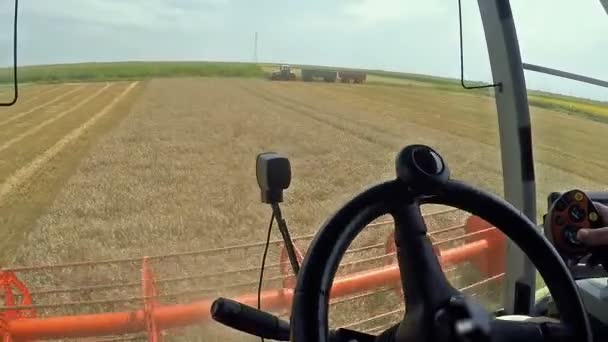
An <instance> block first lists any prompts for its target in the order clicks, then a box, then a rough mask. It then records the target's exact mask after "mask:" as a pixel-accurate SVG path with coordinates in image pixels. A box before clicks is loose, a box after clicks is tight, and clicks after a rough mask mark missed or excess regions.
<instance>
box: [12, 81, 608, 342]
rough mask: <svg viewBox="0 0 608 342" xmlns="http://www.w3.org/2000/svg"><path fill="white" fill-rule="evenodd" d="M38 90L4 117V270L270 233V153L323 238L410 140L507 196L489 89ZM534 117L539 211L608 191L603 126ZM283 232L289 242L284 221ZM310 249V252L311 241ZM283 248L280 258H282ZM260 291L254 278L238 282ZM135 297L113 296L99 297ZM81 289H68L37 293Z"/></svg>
mask: <svg viewBox="0 0 608 342" xmlns="http://www.w3.org/2000/svg"><path fill="white" fill-rule="evenodd" d="M29 91H30V92H31V93H30V94H29V95H28V96H26V97H25V98H24V101H23V102H22V103H21V104H20V105H19V107H15V108H14V109H9V110H8V111H6V112H0V155H1V156H2V164H0V176H2V177H3V179H4V184H3V186H2V189H1V190H0V212H1V213H2V214H3V217H4V221H3V222H1V223H0V237H1V238H2V240H3V241H4V242H3V254H2V259H0V260H2V261H3V264H2V265H7V266H15V265H41V264H56V263H64V262H72V261H80V260H104V259H116V258H126V257H140V256H142V255H159V254H167V253H174V252H179V251H192V250H202V249H210V248H216V247H221V246H229V245H236V244H242V243H243V242H260V241H263V240H264V238H265V234H266V226H267V224H268V222H267V221H268V218H269V215H270V211H269V208H268V207H266V206H264V205H263V204H262V203H260V200H259V198H260V194H259V189H258V188H257V184H256V181H255V170H254V166H255V156H256V155H257V153H260V152H262V151H277V152H281V153H283V154H285V155H287V156H289V158H290V160H291V164H292V171H293V180H292V184H291V187H290V188H289V190H288V191H287V193H286V195H285V197H286V201H285V203H284V205H283V209H284V214H285V216H286V218H287V221H288V223H289V225H290V228H291V230H292V234H293V235H295V236H302V235H307V234H313V233H314V232H315V231H316V230H317V229H318V227H319V226H320V225H321V223H322V222H323V221H324V220H325V219H326V218H327V217H328V216H329V215H330V214H331V213H332V212H334V211H335V210H336V209H338V208H339V206H340V205H341V204H343V203H344V202H345V201H346V200H348V199H349V198H351V197H352V196H353V195H355V194H357V193H358V192H360V191H362V190H363V189H365V188H366V187H367V186H370V185H372V184H374V183H377V182H379V181H382V180H386V179H390V178H393V177H394V166H393V165H394V156H395V155H396V153H397V152H398V151H399V150H400V148H402V147H404V146H406V145H408V144H413V143H422V144H428V145H430V146H433V147H434V148H436V149H437V150H438V151H440V153H442V154H443V156H444V157H445V159H446V160H447V162H448V165H450V168H451V169H452V175H453V178H457V179H462V180H465V181H468V182H470V183H472V184H475V185H477V186H480V187H483V188H484V189H486V190H490V191H492V192H495V193H498V194H501V193H502V181H501V162H500V156H499V150H498V133H497V119H496V110H495V104H494V103H493V99H492V98H490V97H487V96H479V95H471V94H465V93H450V92H446V91H438V90H436V89H432V88H429V87H417V86H414V85H404V86H399V87H396V86H383V85H362V86H360V85H347V84H325V83H303V82H269V81H266V80H259V79H224V78H181V79H154V80H149V81H142V82H139V83H137V84H136V83H134V82H114V83H104V82H100V83H90V84H65V85H55V86H36V87H33V88H32V89H31V90H29ZM127 92H128V93H127ZM121 96H123V97H121ZM110 105H111V106H110ZM105 108H107V109H105ZM104 111H105V112H104ZM100 112H103V115H101V116H96V115H97V114H99V113H100ZM95 117H97V118H98V120H95V121H94V122H92V123H91V124H89V125H85V123H86V122H89V120H90V119H92V118H95ZM532 119H533V134H534V137H533V139H534V144H535V150H534V153H535V157H536V165H535V166H536V171H537V178H538V185H537V190H538V201H539V202H538V203H539V207H540V208H539V214H540V212H541V211H542V205H543V203H544V199H545V196H546V194H548V193H549V192H550V191H559V190H566V189H569V188H572V187H579V188H583V189H602V188H605V187H606V184H607V183H608V181H607V180H606V178H605V172H603V170H605V169H606V168H607V167H608V161H607V160H601V158H599V157H598V153H601V151H605V150H606V149H608V142H606V141H605V140H602V139H596V137H598V136H602V135H601V134H602V133H603V132H605V130H606V126H605V124H602V123H599V122H595V121H590V120H585V119H582V118H578V117H575V116H570V115H567V114H565V113H558V112H554V111H550V110H547V109H540V108H533V109H532ZM73 132H78V133H77V134H76V135H74V133H73ZM70 134H72V139H67V140H66V137H70ZM61 141H64V143H63V144H60V143H61ZM58 144H59V145H58ZM55 146H59V147H55ZM53 147H55V150H53V151H55V152H54V153H50V152H49V151H51V150H52V148H53ZM49 153H50V154H49ZM32 165H33V166H32ZM28 167H29V168H28ZM24 175H25V176H24ZM26 176H27V177H26ZM433 210H435V208H432V207H431V208H425V211H429V212H430V211H433ZM450 220H452V221H458V220H462V216H461V215H456V216H454V217H452V218H450ZM429 224H430V225H432V224H433V223H432V222H430V223H429ZM387 233H388V230H386V231H383V232H382V234H375V233H373V234H372V233H370V234H368V235H366V236H363V237H362V239H363V240H365V241H363V240H361V241H362V242H358V243H361V244H364V243H367V242H382V241H383V239H384V238H385V237H386V234H387ZM273 237H274V238H279V234H278V232H277V231H275V232H274V235H273ZM299 247H300V248H301V249H303V250H304V249H305V248H306V243H303V244H301V245H299ZM277 253H278V252H277V250H272V251H271V253H270V258H271V259H273V260H274V261H275V262H276V258H277ZM260 254H261V249H260V248H253V249H248V250H242V251H237V252H234V253H226V254H222V255H221V256H218V257H201V258H196V259H187V260H181V259H180V260H179V261H172V262H165V263H158V264H156V265H154V269H155V271H156V272H157V273H158V274H160V275H165V276H168V275H180V274H197V272H198V273H200V272H202V271H205V272H217V271H221V270H226V269H229V268H238V267H253V266H256V265H259V262H260V260H259V257H260ZM138 272H139V271H138V266H137V265H133V266H132V267H131V268H126V269H114V268H108V269H100V270H87V271H86V272H85V271H82V270H71V271H66V273H62V274H46V275H44V276H42V275H40V274H39V273H38V274H36V273H28V274H24V275H23V278H24V279H25V280H26V282H27V283H28V284H30V285H31V286H32V287H34V288H53V287H62V286H63V285H65V282H66V281H68V280H69V281H70V282H72V283H75V284H77V285H82V284H85V283H88V282H93V283H104V284H105V283H112V282H115V281H119V280H120V281H129V280H130V281H137V279H138V277H139V273H138ZM256 276H257V272H249V273H247V274H243V275H238V276H234V277H218V278H216V279H205V280H204V281H197V282H188V283H184V284H177V285H172V286H173V288H172V289H176V288H181V289H188V288H201V287H208V288H212V287H213V288H219V289H220V291H219V292H217V293H216V292H213V293H208V294H206V296H212V295H217V294H223V293H224V292H222V291H221V288H222V287H226V286H228V285H230V284H231V283H234V282H238V281H244V280H251V279H254V280H255V279H256ZM269 276H270V277H271V276H272V273H270V275H269ZM276 284H277V283H276V281H274V282H273V281H268V282H267V283H266V286H267V287H269V288H270V287H273V286H275V285H276ZM136 290H137V289H136ZM253 290H255V285H254V284H253V283H252V284H251V285H249V286H248V287H245V288H241V289H239V291H249V292H250V291H253ZM125 293H126V292H120V291H119V292H109V291H106V292H103V291H101V292H99V293H94V294H89V298H92V299H103V298H109V297H111V296H117V295H123V294H125ZM135 293H136V292H135ZM230 293H232V292H230ZM230 293H229V294H230ZM76 299H79V298H75V297H70V296H68V295H65V296H59V295H57V296H50V297H47V298H45V299H41V301H42V302H48V303H52V302H56V301H61V300H76ZM377 300H378V299H376V301H377ZM380 301H381V302H382V303H381V304H382V305H377V303H375V304H374V302H373V301H372V302H367V303H360V304H358V305H360V306H359V307H358V308H359V309H361V310H362V312H367V313H368V314H373V312H372V311H373V310H372V308H373V307H374V305H375V307H377V308H378V307H381V309H382V310H393V309H395V308H398V307H399V303H398V298H397V297H396V296H395V295H394V294H388V295H387V296H384V297H380ZM388 301H394V303H393V302H391V303H388ZM372 304H374V305H372ZM138 305H139V304H134V305H133V306H126V307H125V308H128V309H130V308H136V307H139V306H138ZM362 308H363V309H362ZM96 309H97V310H99V308H96ZM103 309H106V310H109V309H112V310H113V309H116V308H114V307H104V308H103ZM119 309H123V308H122V307H121V308H119ZM341 309H343V310H345V311H344V312H345V313H344V314H343V315H342V316H340V315H338V316H336V317H334V318H335V320H334V322H337V323H336V324H338V325H340V324H341V322H348V321H351V322H352V321H353V320H356V319H357V318H360V317H359V316H358V315H360V314H359V313H357V312H356V311H355V309H353V308H347V307H341ZM87 310H91V311H94V310H93V309H90V308H89V309H87ZM349 310H350V311H349ZM366 310H367V311H366ZM85 311H86V310H85ZM86 312H88V311H86ZM70 313H72V312H71V311H70ZM49 314H57V312H50V311H49ZM398 316H399V314H396V315H394V316H393V317H392V319H393V320H394V319H396V318H398ZM368 328H370V329H371V328H373V327H368ZM183 334H185V335H180V334H179V333H176V334H175V336H181V337H182V338H185V337H184V336H187V337H188V338H187V339H188V340H197V339H196V338H193V336H195V335H196V336H203V337H201V338H202V339H200V340H205V341H210V340H214V339H217V340H230V339H232V338H234V339H235V340H236V339H237V338H238V340H242V338H243V336H242V335H239V334H235V333H232V332H228V331H227V330H226V329H224V328H221V327H217V326H209V325H204V326H203V327H199V330H196V333H192V332H184V333H183ZM205 334H206V335H205ZM205 336H206V337H205Z"/></svg>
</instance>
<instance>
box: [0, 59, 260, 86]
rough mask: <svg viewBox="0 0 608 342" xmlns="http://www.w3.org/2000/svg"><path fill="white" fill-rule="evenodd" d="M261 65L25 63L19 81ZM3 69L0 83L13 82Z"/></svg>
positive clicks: (234, 73)
mask: <svg viewBox="0 0 608 342" xmlns="http://www.w3.org/2000/svg"><path fill="white" fill-rule="evenodd" d="M263 75H264V73H263V71H262V69H261V68H260V67H259V66H257V65H255V64H250V63H224V62H115V63H80V64H55V65H36V66H24V67H20V68H19V82H20V83H54V82H57V83H59V82H70V81H106V80H132V79H142V78H149V77H178V76H219V77H262V76H263ZM12 80H13V79H12V76H11V75H9V74H8V73H7V72H0V83H9V82H12Z"/></svg>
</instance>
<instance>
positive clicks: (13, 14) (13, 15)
mask: <svg viewBox="0 0 608 342" xmlns="http://www.w3.org/2000/svg"><path fill="white" fill-rule="evenodd" d="M18 7H19V1H18V0H14V3H12V2H11V1H3V2H2V4H0V23H11V24H12V25H11V26H12V29H11V30H10V31H8V32H10V33H12V34H5V35H0V45H1V46H6V47H8V48H7V50H8V51H10V50H12V61H11V62H12V63H11V64H12V68H11V67H7V68H2V69H3V70H4V71H6V72H8V73H9V74H12V75H11V76H8V77H6V78H5V77H4V75H0V83H12V85H13V91H12V92H9V94H8V95H5V94H3V92H0V94H2V95H0V106H3V107H8V106H12V105H14V104H15V103H17V98H18V96H19V87H18V81H17V9H18ZM2 29H6V28H5V27H2ZM0 32H1V31H0ZM3 33H4V32H3ZM0 89H1V88H0ZM10 93H12V95H11V94H10Z"/></svg>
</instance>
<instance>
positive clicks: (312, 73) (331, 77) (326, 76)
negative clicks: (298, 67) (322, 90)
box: [302, 69, 338, 83]
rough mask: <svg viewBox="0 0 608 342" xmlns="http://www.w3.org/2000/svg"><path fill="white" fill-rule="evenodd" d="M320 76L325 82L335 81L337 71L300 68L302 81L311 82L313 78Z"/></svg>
mask: <svg viewBox="0 0 608 342" xmlns="http://www.w3.org/2000/svg"><path fill="white" fill-rule="evenodd" d="M316 78H320V79H323V81H325V82H328V83H329V82H336V80H337V79H338V72H337V71H335V70H327V69H302V81H305V82H312V81H313V80H314V79H316Z"/></svg>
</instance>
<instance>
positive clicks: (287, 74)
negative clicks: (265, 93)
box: [270, 64, 296, 81]
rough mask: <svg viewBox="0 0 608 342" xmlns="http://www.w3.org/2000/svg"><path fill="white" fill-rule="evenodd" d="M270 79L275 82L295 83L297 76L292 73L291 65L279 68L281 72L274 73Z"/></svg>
mask: <svg viewBox="0 0 608 342" xmlns="http://www.w3.org/2000/svg"><path fill="white" fill-rule="evenodd" d="M270 79H271V80H273V81H295V80H296V74H294V73H293V72H291V67H290V66H289V65H285V64H283V65H281V66H279V71H275V72H273V73H272V75H271V76H270Z"/></svg>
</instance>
